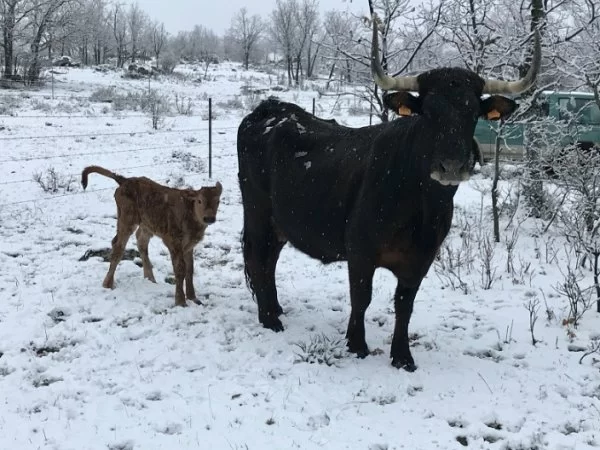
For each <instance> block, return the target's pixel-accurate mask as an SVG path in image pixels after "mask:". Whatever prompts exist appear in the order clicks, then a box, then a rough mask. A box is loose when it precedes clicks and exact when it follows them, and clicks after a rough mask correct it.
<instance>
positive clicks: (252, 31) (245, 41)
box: [229, 8, 263, 70]
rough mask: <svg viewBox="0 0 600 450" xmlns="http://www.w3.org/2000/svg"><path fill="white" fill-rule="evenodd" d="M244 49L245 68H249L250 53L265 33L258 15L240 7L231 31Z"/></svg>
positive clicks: (233, 20) (232, 21)
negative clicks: (250, 14) (249, 13)
mask: <svg viewBox="0 0 600 450" xmlns="http://www.w3.org/2000/svg"><path fill="white" fill-rule="evenodd" d="M229 33H230V35H231V36H232V37H233V39H234V40H235V42H236V43H237V45H238V46H239V47H240V48H241V50H242V59H243V63H244V68H245V69H246V70H248V64H249V62H250V55H251V54H252V51H253V50H254V47H255V45H256V43H257V42H258V40H259V39H260V37H261V35H262V33H263V23H262V20H261V18H260V16H258V15H253V16H252V17H250V16H249V15H248V10H247V9H246V8H242V9H240V10H239V11H238V12H237V13H236V14H235V15H234V16H233V19H232V20H231V29H230V31H229Z"/></svg>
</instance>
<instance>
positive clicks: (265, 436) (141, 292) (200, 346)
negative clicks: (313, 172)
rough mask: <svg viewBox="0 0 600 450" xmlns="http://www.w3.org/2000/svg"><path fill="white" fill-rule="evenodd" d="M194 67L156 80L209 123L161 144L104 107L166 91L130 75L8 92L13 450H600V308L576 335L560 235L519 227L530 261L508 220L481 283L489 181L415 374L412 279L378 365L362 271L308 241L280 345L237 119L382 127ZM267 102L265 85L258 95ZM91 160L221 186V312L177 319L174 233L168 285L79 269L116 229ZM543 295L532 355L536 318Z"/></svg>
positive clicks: (217, 287) (330, 105)
mask: <svg viewBox="0 0 600 450" xmlns="http://www.w3.org/2000/svg"><path fill="white" fill-rule="evenodd" d="M186 73H187V74H188V78H187V79H184V78H181V79H178V80H177V81H175V80H171V81H169V80H162V81H152V82H151V88H154V89H158V90H159V91H160V92H161V93H163V94H165V95H170V96H173V95H174V94H175V93H177V94H178V96H180V97H185V98H189V99H191V101H192V102H193V111H192V112H193V114H192V115H191V116H184V115H177V114H174V115H172V116H169V117H166V118H165V120H164V123H163V124H162V127H161V128H160V129H159V130H156V131H153V130H152V128H151V126H150V119H149V118H148V117H147V116H146V115H145V114H143V113H141V112H139V111H137V112H136V111H122V112H115V111H113V108H112V106H111V105H110V104H107V103H94V102H90V101H89V100H88V98H89V96H90V95H91V93H92V92H94V91H96V90H97V89H99V88H101V87H108V86H115V88H116V89H117V90H118V91H119V92H122V93H125V92H127V91H129V92H134V91H135V92H142V91H144V90H145V89H148V82H147V81H144V80H124V79H121V78H120V77H119V76H118V75H117V74H115V73H113V72H110V73H107V74H101V73H98V72H94V71H93V70H91V69H65V70H64V73H63V74H58V75H56V76H55V80H56V82H55V99H54V100H52V99H51V94H50V87H49V86H46V87H44V88H43V89H42V90H40V91H36V92H33V93H26V92H21V91H0V110H1V111H0V114H2V116H0V148H1V151H0V167H1V172H0V174H1V177H0V193H1V196H0V267H2V270H1V271H0V449H38V448H41V449H60V450H66V449H78V450H80V449H107V448H108V449H113V450H115V449H144V450H145V449H159V448H164V449H265V448H273V449H292V448H298V449H313V448H315V449H316V448H326V449H399V448H405V449H413V450H419V449H423V450H428V449H434V448H436V449H459V448H463V447H467V448H472V449H502V450H534V449H535V450H538V449H577V450H580V449H587V448H597V447H600V370H599V367H598V364H597V363H595V360H594V357H593V355H592V356H590V357H587V358H584V360H583V362H582V363H581V364H580V363H579V360H580V358H581V357H582V355H583V353H582V350H585V349H586V348H587V346H588V344H589V342H590V340H591V339H593V338H598V337H599V336H598V330H599V328H600V327H599V324H600V318H599V316H598V314H596V313H595V312H594V311H589V312H587V313H586V315H585V316H584V318H583V320H582V322H581V324H580V326H579V327H578V328H577V329H574V328H572V327H570V326H565V325H564V323H563V320H564V319H565V318H566V317H567V314H568V303H567V301H566V300H565V299H564V298H562V297H560V296H558V295H557V294H556V291H555V289H554V288H553V286H554V285H556V284H557V283H558V282H560V281H561V279H562V278H563V275H562V272H563V271H564V266H565V264H566V261H565V256H564V252H563V241H562V240H561V238H560V237H559V236H558V235H556V236H555V235H553V233H552V231H550V232H549V233H546V234H542V233H541V225H540V224H536V223H535V222H533V221H531V220H527V221H524V222H522V223H521V224H520V226H519V227H518V229H517V231H516V232H515V233H516V234H515V235H516V236H518V239H517V241H516V245H515V249H514V250H513V251H512V257H511V255H510V254H509V252H508V251H507V248H508V247H510V244H507V240H508V241H510V238H511V236H513V232H514V230H515V227H514V226H513V227H511V228H509V229H508V230H504V226H505V225H506V219H505V222H504V223H503V227H502V232H503V242H502V243H500V244H496V245H495V247H494V250H495V252H494V255H493V259H492V268H494V269H495V276H494V277H493V282H492V286H491V288H490V289H483V285H484V284H485V279H484V278H485V276H484V275H482V265H483V263H482V259H484V258H483V257H482V250H481V249H482V247H480V246H478V243H477V242H476V240H474V239H472V238H473V237H474V236H477V235H479V234H481V235H483V236H489V234H490V229H491V219H490V218H489V212H488V206H489V187H490V183H491V182H490V179H489V177H486V176H484V175H483V174H478V175H476V176H474V177H473V179H472V180H471V181H469V182H467V183H464V184H463V185H461V187H460V188H459V191H458V193H457V195H456V199H455V200H456V205H457V213H456V216H455V225H454V227H453V229H452V232H451V235H450V236H449V238H448V240H447V245H448V248H450V249H452V250H453V251H455V252H458V251H459V249H462V251H463V252H464V253H463V254H464V255H466V258H467V259H469V258H471V260H470V261H467V262H466V263H464V266H463V267H462V268H460V267H459V268H458V269H456V271H455V272H460V271H461V270H462V273H461V274H460V276H459V275H458V274H457V276H449V275H448V272H447V271H444V270H442V269H441V267H440V265H439V264H438V266H437V268H434V267H432V269H431V270H430V273H429V274H428V276H427V277H426V279H425V280H424V282H423V284H422V288H421V290H420V291H419V293H418V295H417V299H416V303H415V311H414V314H413V318H412V321H411V326H410V331H411V333H412V334H413V335H412V336H413V347H412V352H413V356H414V357H415V360H416V363H417V365H418V370H417V371H416V372H415V373H406V372H404V371H398V370H396V369H394V368H393V367H392V366H391V365H390V359H389V357H388V355H389V349H390V339H391V334H392V332H393V325H394V314H393V303H392V295H393V292H394V288H395V283H394V278H393V276H391V275H390V274H388V273H386V272H384V271H380V272H377V273H376V279H375V283H374V286H375V287H374V297H373V302H372V304H371V307H370V309H369V310H368V312H367V342H368V343H369V345H370V347H371V349H372V350H375V349H380V350H381V352H374V354H373V355H372V356H369V357H368V358H366V359H364V360H359V359H356V358H355V357H353V356H352V355H349V354H347V353H345V351H344V341H343V337H344V332H345V328H346V325H347V320H348V317H349V309H350V308H349V298H348V297H349V295H348V286H347V276H346V270H345V269H346V267H345V264H332V265H329V266H323V265H322V264H320V263H318V262H316V261H313V260H311V259H309V258H308V257H306V256H304V255H302V254H300V253H299V252H297V251H296V250H294V249H293V248H289V247H288V248H286V249H284V251H283V252H282V256H281V259H280V263H279V266H278V273H277V275H278V280H277V281H278V289H279V298H280V302H281V304H282V306H283V309H284V312H285V315H284V316H283V317H282V320H283V323H284V325H285V326H286V331H285V332H283V333H278V334H275V333H273V332H271V331H269V330H266V329H263V328H262V327H261V326H260V325H259V323H258V319H257V311H256V305H255V303H254V302H253V300H252V298H251V296H250V294H249V291H248V290H247V288H246V286H245V283H244V276H243V260H242V255H241V252H240V244H239V236H240V231H241V228H242V206H241V203H240V193H239V189H238V185H237V160H236V145H235V141H236V131H237V125H238V124H239V122H240V120H241V118H242V117H243V115H244V114H245V113H247V112H248V111H249V108H250V107H251V106H252V104H253V103H255V102H256V101H257V99H258V97H259V95H262V96H263V97H264V95H267V94H269V93H274V94H277V95H279V96H280V97H282V98H284V99H286V100H290V101H294V102H297V103H298V104H300V105H301V106H303V107H305V108H307V109H309V110H310V108H311V107H312V99H313V98H317V101H316V102H317V112H318V113H319V114H320V115H321V116H323V117H334V116H335V117H336V118H337V119H338V120H339V121H340V122H342V123H345V124H349V125H355V126H359V125H366V124H368V120H369V118H368V116H367V115H351V114H349V110H356V105H355V101H354V100H349V99H348V98H345V99H344V100H343V101H342V102H343V103H342V104H341V105H340V104H337V105H336V104H335V101H336V100H335V98H334V97H322V98H318V94H317V93H316V92H315V91H312V90H291V91H286V92H272V91H271V92H270V91H268V89H269V87H274V86H275V85H276V79H277V74H271V75H268V74H267V73H262V72H252V71H250V72H244V71H243V70H241V69H240V67H239V66H237V65H234V64H222V65H220V66H218V67H217V66H213V67H211V68H209V72H208V74H209V80H208V81H206V80H205V81H202V82H199V83H198V82H194V79H197V78H199V77H200V76H201V75H202V74H203V73H202V70H201V71H199V72H198V73H194V72H193V71H192V70H188V71H187V72H186ZM248 89H249V90H250V91H253V90H256V89H259V90H261V89H262V90H261V91H260V92H259V93H255V94H244V95H242V94H241V92H242V90H244V92H247V91H248ZM265 89H267V91H266V92H265V91H264V90H265ZM209 97H210V98H212V101H213V108H214V110H215V114H216V116H217V119H216V120H215V121H214V122H213V130H214V135H213V176H212V179H209V178H208V172H207V170H208V159H207V155H208V122H207V121H206V120H205V119H206V115H207V110H208V98H209ZM7 114H13V115H12V116H7ZM90 164H97V165H102V166H105V167H107V168H110V169H113V170H115V171H117V172H119V173H122V174H123V175H140V176H141V175H144V176H149V177H151V178H153V179H155V180H157V181H159V182H163V183H166V182H169V183H170V184H173V185H177V184H183V183H185V184H191V185H193V186H201V185H206V184H214V182H215V181H216V180H219V181H220V182H221V183H222V184H223V186H224V193H223V197H222V202H221V209H220V211H219V215H218V220H217V223H216V224H214V225H212V226H210V227H209V229H208V232H207V236H206V238H205V240H204V242H202V243H201V244H200V245H199V246H198V248H197V251H196V264H197V265H196V267H197V270H196V276H195V281H196V290H197V292H198V293H199V295H200V297H201V299H202V301H203V303H204V305H203V306H195V305H191V306H190V307H189V308H174V307H173V303H174V300H173V295H174V288H173V286H172V285H170V284H168V283H166V282H165V279H166V278H167V277H168V276H169V275H170V274H171V262H170V260H169V258H168V255H167V252H166V249H165V247H164V246H163V245H162V243H161V242H160V241H159V240H158V239H154V240H152V241H151V244H150V257H151V259H152V261H153V263H154V265H155V274H156V278H157V280H158V283H157V284H152V283H150V282H148V281H146V280H144V279H143V277H142V269H141V268H140V267H138V266H137V265H136V264H135V262H136V261H134V262H132V261H123V262H122V263H121V264H120V266H119V268H118V270H117V273H116V288H115V289H114V290H106V289H103V288H102V286H101V283H102V279H103V277H104V275H105V273H106V270H107V268H108V264H107V263H106V262H104V261H103V260H102V259H101V258H98V257H92V258H89V259H87V260H85V261H80V258H82V256H84V254H85V253H86V252H87V251H88V250H98V249H103V248H107V247H109V246H110V241H111V239H112V237H113V235H114V232H115V212H116V211H115V205H114V200H113V197H112V196H113V191H114V188H115V184H114V182H113V181H112V180H109V179H106V178H103V177H101V176H98V175H92V176H91V177H90V186H89V187H88V190H87V192H83V191H82V190H81V187H80V185H79V176H80V173H81V170H82V169H83V168H84V167H85V166H86V165H90ZM52 170H53V171H54V173H55V176H54V179H55V180H56V181H58V182H59V184H60V185H61V186H59V188H58V189H57V192H55V193H48V192H44V191H43V190H42V189H41V186H40V183H39V182H37V181H34V180H33V178H34V174H36V173H37V174H39V175H40V176H41V181H42V183H46V182H51V181H52V177H51V175H49V173H50V171H52ZM48 177H49V179H47V178H48ZM508 183H509V182H504V184H503V186H504V187H505V188H506V189H505V190H507V185H508ZM482 192H484V193H485V195H484V196H483V197H482ZM482 198H483V200H482ZM482 202H483V203H482ZM515 223H518V221H515ZM129 248H132V249H133V248H135V240H134V239H132V240H131V241H130V243H129ZM446 258H449V257H448V256H446ZM447 261H449V259H447ZM511 262H512V265H513V267H510V264H509V263H511ZM459 278H460V279H459ZM452 285H454V288H453V287H452ZM536 299H537V300H539V302H540V303H539V305H540V306H539V311H538V314H539V319H538V320H537V323H536V325H535V328H534V331H535V338H536V339H537V340H538V341H539V342H538V343H537V344H536V345H535V346H534V345H533V344H532V338H531V334H530V331H529V313H528V311H527V309H526V307H525V306H524V305H526V304H527V303H528V302H530V301H535V300H536ZM544 300H545V301H544ZM597 357H598V355H596V358H597ZM596 362H597V361H596Z"/></svg>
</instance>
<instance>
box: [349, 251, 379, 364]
mask: <svg viewBox="0 0 600 450" xmlns="http://www.w3.org/2000/svg"><path fill="white" fill-rule="evenodd" d="M374 273H375V267H374V266H373V265H372V264H369V263H367V262H365V261H364V260H356V261H355V260H354V258H351V259H349V260H348V275H349V280H350V303H351V308H352V309H351V312H350V321H349V322H348V331H347V332H346V339H347V340H348V351H350V352H352V353H356V355H357V356H358V357H359V358H364V357H366V356H367V355H368V354H369V347H368V346H367V341H366V339H365V312H366V311H367V308H368V307H369V305H370V304H371V297H372V295H373V293H372V288H373V274H374Z"/></svg>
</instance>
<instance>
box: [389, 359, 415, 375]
mask: <svg viewBox="0 0 600 450" xmlns="http://www.w3.org/2000/svg"><path fill="white" fill-rule="evenodd" d="M392 366H394V367H395V368H396V369H404V370H406V371H407V372H414V371H415V370H417V366H416V365H415V362H414V361H413V360H412V358H410V360H409V359H408V358H394V359H392Z"/></svg>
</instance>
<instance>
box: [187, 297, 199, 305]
mask: <svg viewBox="0 0 600 450" xmlns="http://www.w3.org/2000/svg"><path fill="white" fill-rule="evenodd" d="M188 300H189V301H190V302H192V303H195V304H196V305H200V306H202V302H201V301H200V300H198V299H197V298H189V299H188Z"/></svg>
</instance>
